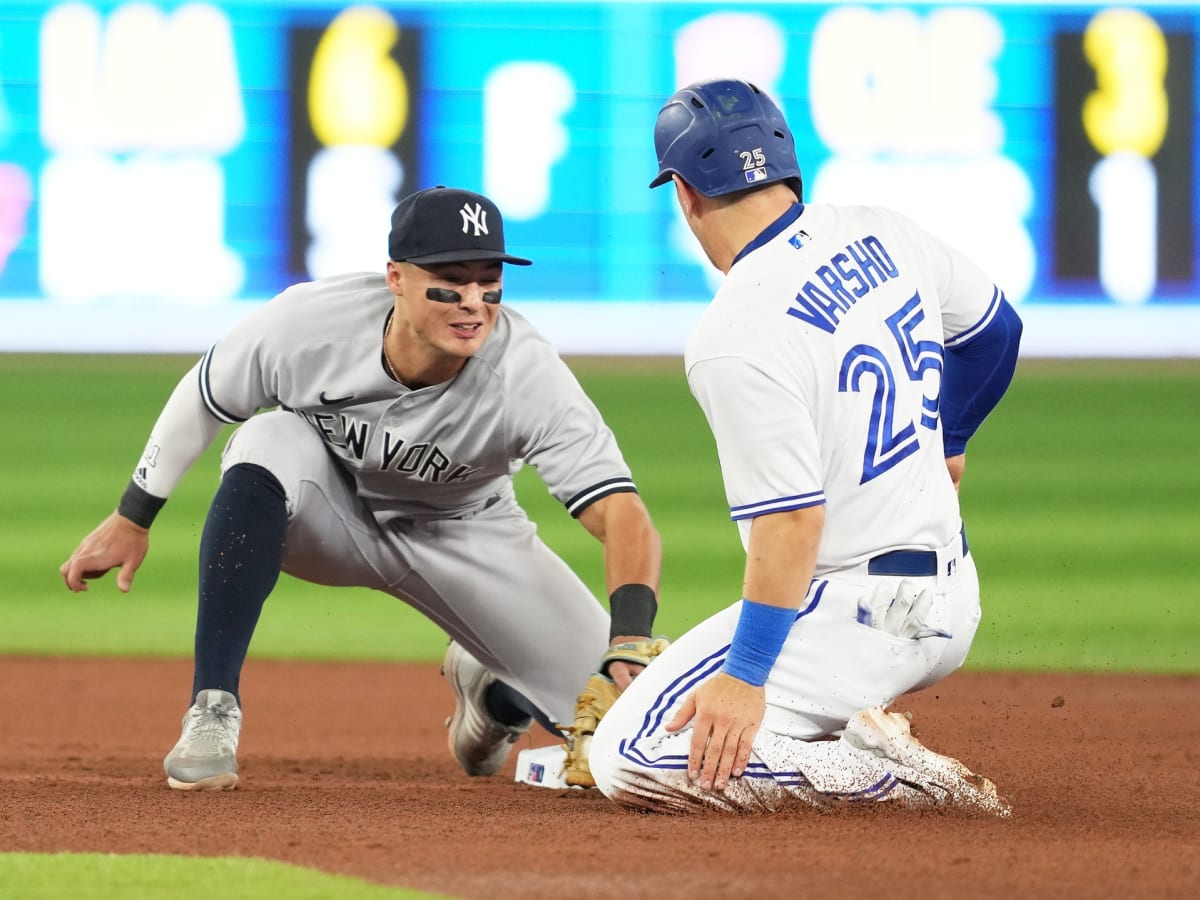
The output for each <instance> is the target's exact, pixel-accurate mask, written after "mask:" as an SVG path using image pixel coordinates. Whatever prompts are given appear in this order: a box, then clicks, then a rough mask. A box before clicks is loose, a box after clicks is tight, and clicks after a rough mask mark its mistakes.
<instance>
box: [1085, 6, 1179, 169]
mask: <svg viewBox="0 0 1200 900" xmlns="http://www.w3.org/2000/svg"><path fill="white" fill-rule="evenodd" d="M1083 52H1084V55H1085V56H1086V57H1087V60H1088V62H1090V63H1091V65H1092V68H1093V69H1095V71H1096V90H1095V91H1093V92H1092V93H1091V94H1089V95H1088V97H1087V99H1086V100H1085V101H1084V104H1083V127H1084V131H1085V132H1086V133H1087V136H1088V139H1089V140H1091V142H1092V145H1093V146H1094V147H1095V148H1096V149H1097V150H1099V151H1100V153H1102V154H1103V155H1105V156H1107V155H1109V154H1111V153H1115V152H1117V151H1120V150H1126V151H1131V152H1134V153H1137V154H1139V155H1141V156H1145V157H1147V158H1148V157H1151V156H1153V155H1154V154H1155V153H1157V152H1158V148H1159V147H1160V146H1162V142H1163V138H1164V137H1165V136H1166V133H1167V91H1166V86H1165V85H1164V84H1163V78H1164V76H1165V75H1166V72H1167V42H1166V39H1165V38H1164V37H1163V33H1162V29H1161V28H1159V27H1158V23H1157V22H1155V21H1154V19H1152V18H1151V17H1150V16H1148V15H1146V14H1145V13H1143V12H1140V11H1139V10H1135V9H1108V10H1105V11H1103V12H1101V13H1099V14H1098V15H1096V16H1095V17H1094V18H1093V19H1092V21H1091V22H1089V23H1088V27H1087V30H1086V31H1085V32H1084V35H1083Z"/></svg>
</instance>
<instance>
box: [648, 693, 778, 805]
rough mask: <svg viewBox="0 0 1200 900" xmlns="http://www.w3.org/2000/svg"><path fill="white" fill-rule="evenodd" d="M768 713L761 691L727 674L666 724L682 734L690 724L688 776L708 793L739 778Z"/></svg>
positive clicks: (686, 703) (688, 701)
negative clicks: (683, 729)
mask: <svg viewBox="0 0 1200 900" xmlns="http://www.w3.org/2000/svg"><path fill="white" fill-rule="evenodd" d="M766 709H767V701H766V691H765V690H764V689H763V688H762V687H755V686H754V685H752V684H747V683H746V682H744V681H742V680H741V679H740V678H734V677H733V676H732V675H727V674H725V673H724V672H720V673H718V674H717V675H716V676H714V677H713V678H710V679H709V680H708V681H706V682H704V684H702V685H700V687H698V688H696V690H694V691H692V693H691V694H689V695H688V697H687V699H686V700H684V702H683V706H681V707H680V708H679V711H678V712H677V713H676V714H675V717H674V718H673V719H672V720H671V721H670V722H669V723H668V724H667V726H666V728H667V731H679V730H680V729H681V728H683V727H684V726H686V725H687V723H688V722H691V723H692V728H693V731H692V744H691V748H690V750H689V752H688V778H690V779H691V780H692V781H699V782H700V786H701V787H702V788H704V789H705V790H712V789H716V790H718V791H720V790H724V789H725V785H727V784H728V783H729V778H730V777H731V776H732V777H734V778H739V777H741V775H742V773H743V772H745V771H746V766H747V764H748V763H749V762H750V748H751V746H752V745H753V743H754V737H755V735H757V734H758V728H759V726H760V725H762V720H763V716H764V715H765V714H766Z"/></svg>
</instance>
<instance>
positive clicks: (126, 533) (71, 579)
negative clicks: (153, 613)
mask: <svg viewBox="0 0 1200 900" xmlns="http://www.w3.org/2000/svg"><path fill="white" fill-rule="evenodd" d="M149 549H150V530H149V529H148V528H142V527H141V526H140V525H136V524H134V523H133V522H131V521H129V519H126V518H125V517H124V516H122V515H121V514H120V513H117V512H114V513H112V515H110V516H109V517H108V518H107V519H105V520H104V521H103V522H101V523H100V524H99V525H98V526H96V528H95V529H94V530H93V531H92V533H91V534H89V535H88V536H87V537H85V538H84V539H83V540H82V541H81V542H80V543H79V546H78V547H76V548H75V552H74V553H72V554H71V556H70V558H69V559H68V560H67V561H66V562H64V563H63V564H62V565H61V566H60V567H59V570H58V571H59V573H60V574H61V575H62V577H63V582H64V583H65V584H66V586H67V587H68V588H70V589H71V590H72V591H75V592H76V593H78V592H79V591H86V590H87V589H88V581H89V580H90V579H93V578H99V577H100V576H101V575H104V574H105V573H106V572H108V571H109V570H110V569H115V568H118V567H120V571H119V572H118V573H117V587H118V588H120V589H121V590H122V591H125V592H128V591H129V588H130V587H131V586H132V585H133V575H134V573H135V572H136V571H137V570H138V567H139V566H140V565H141V564H142V560H144V559H145V558H146V552H147V551H148V550H149Z"/></svg>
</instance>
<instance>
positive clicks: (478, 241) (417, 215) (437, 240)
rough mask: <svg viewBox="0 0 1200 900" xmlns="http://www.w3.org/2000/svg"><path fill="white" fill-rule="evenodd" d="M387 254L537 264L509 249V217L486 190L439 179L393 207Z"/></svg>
mask: <svg viewBox="0 0 1200 900" xmlns="http://www.w3.org/2000/svg"><path fill="white" fill-rule="evenodd" d="M388 256H389V257H390V258H391V259H394V260H395V261H396V262H411V263H418V264H420V263H444V262H462V261H466V260H474V259H499V260H502V261H503V262H506V263H513V264H514V265H518V266H528V265H531V264H532V260H528V259H522V258H521V257H519V256H512V255H511V254H508V253H505V252H504V220H503V219H502V218H501V217H500V210H499V209H497V208H496V204H495V203H493V202H492V201H491V200H489V199H488V198H487V197H485V196H483V194H475V193H472V192H471V191H464V190H460V189H458V188H448V187H446V186H445V185H440V184H439V185H438V186H437V187H432V188H426V189H425V190H423V191H417V192H416V193H415V194H409V195H408V196H407V197H405V198H404V199H402V200H401V201H400V204H399V205H398V206H397V207H396V209H395V210H394V211H393V212H392V231H391V233H390V234H389V235H388Z"/></svg>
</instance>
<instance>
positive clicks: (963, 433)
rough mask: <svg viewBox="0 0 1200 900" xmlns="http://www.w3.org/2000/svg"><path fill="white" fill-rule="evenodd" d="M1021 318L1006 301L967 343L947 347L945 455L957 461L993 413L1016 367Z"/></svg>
mask: <svg viewBox="0 0 1200 900" xmlns="http://www.w3.org/2000/svg"><path fill="white" fill-rule="evenodd" d="M1021 329H1022V325H1021V318H1020V316H1018V315H1017V311H1016V310H1015V309H1013V308H1012V306H1010V305H1009V303H1008V301H1007V300H1003V299H1002V300H1001V301H1000V307H999V309H998V310H997V311H996V315H995V317H994V318H993V319H992V321H991V322H989V323H988V324H987V327H986V328H984V329H983V330H981V331H980V332H979V333H978V334H976V335H974V336H973V337H971V338H970V339H969V340H967V341H964V342H963V343H961V344H958V345H955V346H953V347H947V348H946V355H945V359H944V360H943V364H942V402H941V413H942V432H943V435H944V441H945V453H946V456H958V455H959V454H961V453H964V452H965V451H966V448H967V441H968V440H970V438H971V436H972V435H973V434H974V433H975V431H976V429H978V428H979V426H980V424H982V422H983V420H984V419H985V418H987V415H988V413H990V412H991V411H992V410H993V409H995V407H996V404H997V403H999V402H1000V398H1001V397H1003V396H1004V392H1005V391H1006V390H1008V385H1009V383H1010V382H1011V381H1012V376H1013V372H1014V371H1015V370H1016V367H1017V349H1018V347H1019V346H1020V343H1021Z"/></svg>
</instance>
